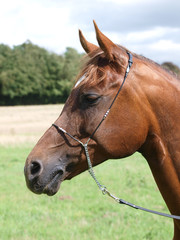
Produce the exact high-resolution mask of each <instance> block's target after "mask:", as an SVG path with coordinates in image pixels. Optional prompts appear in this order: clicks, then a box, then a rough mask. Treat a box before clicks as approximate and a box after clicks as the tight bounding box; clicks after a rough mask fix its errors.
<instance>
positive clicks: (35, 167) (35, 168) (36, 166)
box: [30, 161, 42, 176]
mask: <svg viewBox="0 0 180 240" xmlns="http://www.w3.org/2000/svg"><path fill="white" fill-rule="evenodd" d="M41 168H42V166H41V164H40V162H37V161H34V162H32V163H31V165H30V172H31V175H33V176H35V175H39V174H40V171H41Z"/></svg>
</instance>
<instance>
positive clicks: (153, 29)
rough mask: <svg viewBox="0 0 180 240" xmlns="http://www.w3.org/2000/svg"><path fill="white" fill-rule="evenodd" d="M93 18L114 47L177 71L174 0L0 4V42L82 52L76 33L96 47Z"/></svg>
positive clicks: (179, 6) (178, 31)
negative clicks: (169, 64)
mask: <svg viewBox="0 0 180 240" xmlns="http://www.w3.org/2000/svg"><path fill="white" fill-rule="evenodd" d="M93 19H94V20H95V21H96V23H97V25H98V26H99V28H100V30H101V31H102V32H103V33H104V34H105V35H106V36H108V37H109V38H110V39H111V40H112V41H113V42H114V43H117V44H120V45H123V46H124V47H126V48H128V49H129V50H130V51H132V52H135V53H137V54H142V55H144V56H145V57H148V58H150V59H152V60H154V61H155V62H157V63H160V64H161V63H163V62H165V61H171V62H173V63H174V64H176V65H178V66H179V67H180V0H171V1H169V0H6V1H4V0H0V29H1V34H0V43H3V44H7V45H9V46H11V47H12V46H14V45H19V44H22V43H23V42H25V41H26V40H30V41H31V42H32V43H34V44H37V45H39V46H41V47H45V48H46V49H47V50H49V51H51V52H55V53H58V54H62V53H63V52H65V50H66V47H73V48H75V49H77V50H78V52H83V49H82V47H81V45H80V42H79V36H78V29H81V30H82V32H83V34H84V36H85V37H86V38H87V40H88V41H90V42H92V43H94V44H96V45H97V42H96V36H95V32H94V27H93V22H92V21H93Z"/></svg>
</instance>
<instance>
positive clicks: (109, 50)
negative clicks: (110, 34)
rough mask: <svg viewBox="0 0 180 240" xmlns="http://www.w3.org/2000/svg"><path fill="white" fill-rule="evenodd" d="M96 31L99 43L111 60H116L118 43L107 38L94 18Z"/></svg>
mask: <svg viewBox="0 0 180 240" xmlns="http://www.w3.org/2000/svg"><path fill="white" fill-rule="evenodd" d="M93 23H94V27H95V31H96V38H97V41H98V43H99V46H100V48H101V49H102V50H103V51H104V53H105V54H106V56H107V58H108V59H109V60H110V61H113V60H114V54H113V53H114V52H115V50H116V49H117V46H116V44H114V43H113V42H112V41H111V40H110V39H109V38H107V37H106V36H105V35H104V34H103V33H102V32H101V31H100V30H99V28H98V26H97V24H96V22H95V21H94V20H93Z"/></svg>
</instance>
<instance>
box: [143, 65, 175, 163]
mask: <svg viewBox="0 0 180 240" xmlns="http://www.w3.org/2000/svg"><path fill="white" fill-rule="evenodd" d="M144 71H145V72H144V73H145V74H144V76H143V77H141V78H140V83H139V84H140V86H142V89H143V90H142V91H144V94H145V95H146V100H147V104H148V105H149V106H148V107H149V108H150V109H151V110H150V122H151V123H150V129H149V133H150V134H153V133H154V134H156V135H158V136H159V137H160V138H161V141H162V142H163V144H164V145H165V146H166V147H167V149H168V151H169V153H170V155H173V158H174V157H176V156H175V154H177V155H178V156H179V154H180V153H179V151H177V149H178V146H179V144H180V124H179V123H180V81H178V79H176V78H175V77H173V76H172V75H170V74H169V73H168V72H166V71H165V70H163V69H161V68H160V67H158V66H156V65H155V66H153V65H152V66H151V65H150V67H149V66H148V65H145V66H144ZM178 156H177V157H178ZM179 157H180V156H179ZM179 160H180V158H179Z"/></svg>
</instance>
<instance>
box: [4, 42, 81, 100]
mask: <svg viewBox="0 0 180 240" xmlns="http://www.w3.org/2000/svg"><path fill="white" fill-rule="evenodd" d="M81 58H82V54H79V53H78V52H77V51H76V50H75V49H73V48H67V49H66V51H65V53H64V54H62V55H58V54H55V53H51V52H49V51H47V50H46V49H44V48H41V47H39V46H37V45H34V44H32V43H31V42H30V41H26V42H25V43H23V44H21V45H18V46H14V47H13V48H10V47H9V46H7V45H4V44H0V105H26V104H48V103H62V102H64V101H65V100H66V98H67V97H68V95H69V93H70V90H71V88H72V86H73V83H74V80H75V77H76V75H77V73H78V71H79V66H80V60H81Z"/></svg>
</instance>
